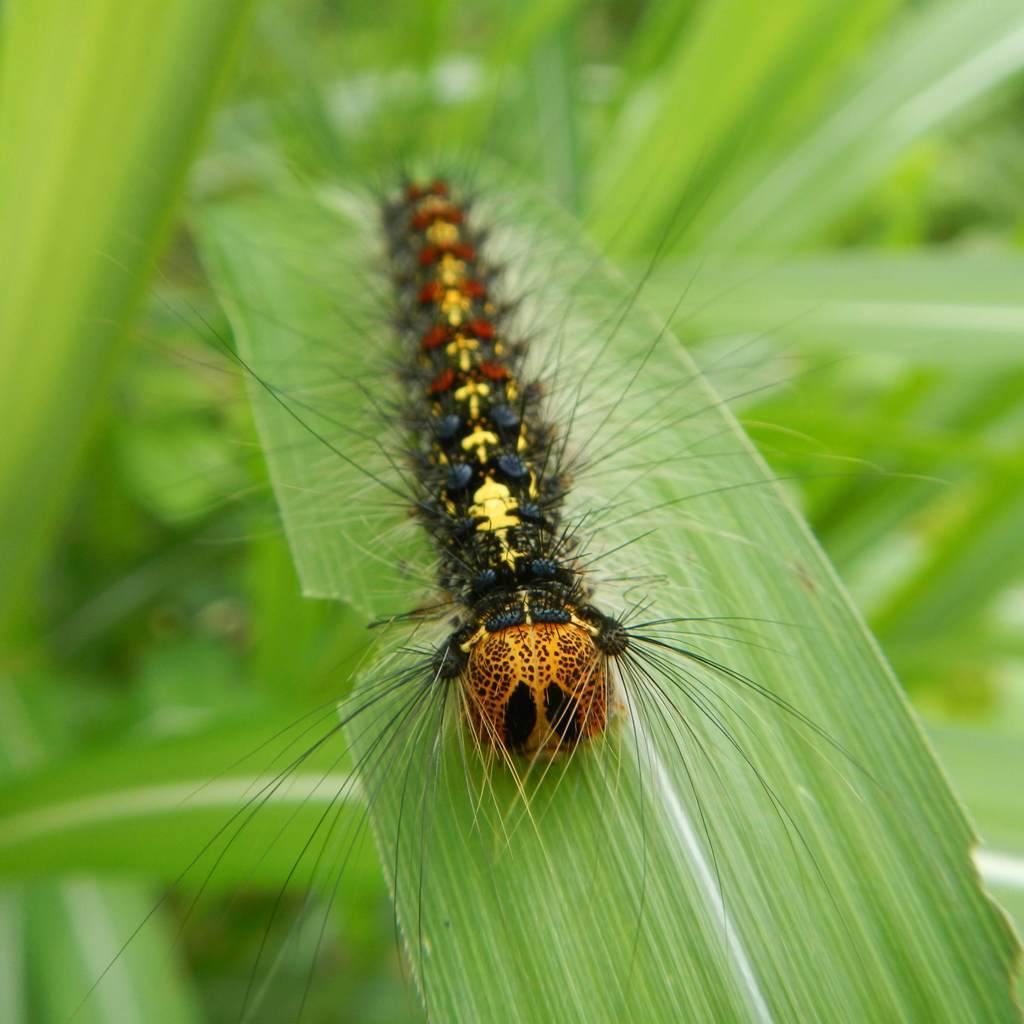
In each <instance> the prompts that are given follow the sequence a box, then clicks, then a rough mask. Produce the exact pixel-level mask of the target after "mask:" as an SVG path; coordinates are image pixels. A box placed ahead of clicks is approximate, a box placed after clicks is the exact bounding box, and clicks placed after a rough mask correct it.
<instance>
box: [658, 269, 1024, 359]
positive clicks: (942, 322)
mask: <svg viewBox="0 0 1024 1024" xmlns="http://www.w3.org/2000/svg"><path fill="white" fill-rule="evenodd" d="M1022 276H1024V259H1022V258H1021V257H1020V256H1019V255H1018V254H1016V253H1013V252H1004V253H962V252H949V251H943V250H941V249H934V250H927V249H923V250H920V251H918V252H915V253H913V254H912V255H902V254H894V253H873V252H864V251H856V252H849V251H847V252H843V253H821V254H815V255H813V256H786V255H781V254H780V255H779V256H777V257H775V258H770V257H765V258H762V259H750V258H747V259H740V260H732V261H722V260H715V259H713V258H712V259H708V260H706V261H702V262H694V261H686V262H681V263H672V264H667V265H665V266H662V267H659V268H657V270H655V272H654V273H653V274H652V275H651V276H650V278H649V280H648V281H647V282H646V283H645V284H644V290H643V297H644V298H645V299H646V300H647V301H648V302H649V303H650V304H651V305H652V306H654V308H655V309H656V310H657V311H658V312H659V313H662V314H663V315H664V316H672V317H673V321H672V322H673V325H674V326H675V328H676V330H678V331H679V332H681V333H682V334H683V335H684V336H686V337H706V336H708V335H730V334H737V335H741V334H757V335H759V336H764V337H768V338H772V337H774V338H776V339H778V340H779V341H780V342H782V343H784V344H786V345H796V346H799V347H800V348H801V349H807V350H811V351H815V350H818V349H821V350H824V351H839V352H852V353H855V354H879V353H884V354H887V355H889V356H892V357H894V358H896V359H900V360H904V361H906V362H907V363H908V364H909V363H914V364H917V365H929V364H932V365H936V366H951V367H955V368H957V369H958V370H970V371H972V372H973V373H974V374H980V373H981V372H982V371H983V370H985V369H989V368H998V367H1001V366H1007V365H1009V364H1013V365H1016V364H1018V363H1019V361H1020V339H1021V335H1022V333H1024V300H1022V298H1021V289H1020V281H1021V279H1022ZM680 296H682V300H681V301H680Z"/></svg>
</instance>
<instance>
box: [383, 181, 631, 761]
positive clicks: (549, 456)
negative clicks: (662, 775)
mask: <svg viewBox="0 0 1024 1024" xmlns="http://www.w3.org/2000/svg"><path fill="white" fill-rule="evenodd" d="M384 219H385V224H386V226H387V233H388V237H389V239H390V251H391V259H392V261H393V267H394V275H395V278H396V285H397V290H398V294H399V299H400V311H399V317H398V319H399V323H400V324H401V325H402V333H403V334H405V335H407V337H406V339H405V342H406V345H407V347H408V348H409V349H411V350H412V351H414V352H415V353H416V355H415V363H414V366H413V368H412V369H411V370H410V371H409V373H408V380H407V382H406V383H407V386H408V388H409V391H410V397H411V400H412V409H413V413H412V426H413V427H414V428H416V429H417V431H418V433H419V435H420V437H421V441H420V445H419V448H418V451H417V455H416V460H415V466H416V473H417V478H418V480H419V481H420V484H421V486H422V489H423V497H421V498H420V499H419V500H418V501H417V503H416V507H417V512H418V514H419V518H420V520H421V521H422V523H423V524H424V526H425V527H426V529H427V530H428V532H429V534H430V535H431V537H432V538H433V540H434V543H435V545H436V548H437V550H438V552H439V555H440V562H439V583H440V585H441V588H442V589H443V590H444V591H446V592H448V593H451V594H452V595H454V599H455V601H456V603H457V604H458V606H459V607H460V609H461V611H460V615H459V620H458V623H457V625H456V628H455V629H454V631H453V632H452V634H451V636H450V637H449V638H448V640H447V641H446V642H445V643H444V645H443V646H442V648H441V650H440V651H439V653H438V658H437V666H436V670H437V674H438V676H439V677H440V678H442V679H454V678H458V679H459V681H460V684H461V690H462V693H463V709H464V713H465V716H466V718H467V721H468V723H469V725H470V727H471V729H472V732H473V734H474V736H475V737H476V739H477V740H479V741H480V742H482V743H486V744H489V745H491V746H493V747H497V748H499V749H501V750H504V751H508V752H511V753H517V754H524V755H533V754H536V753H538V752H539V751H548V752H554V751H557V750H566V751H571V750H572V749H573V748H574V747H575V746H576V744H578V743H580V742H582V741H585V740H587V739H589V738H590V737H592V736H595V735H597V734H599V733H601V732H602V731H603V730H604V728H605V725H606V721H607V716H608V706H609V693H608V686H609V682H608V670H607V666H606V659H607V658H608V657H610V656H613V655H615V654H617V653H621V652H622V650H623V649H624V646H625V644H626V642H627V641H626V639H625V634H624V632H623V630H622V628H621V627H620V625H619V624H618V623H617V622H616V621H615V620H614V619H612V618H610V617H608V616H605V615H603V614H602V613H601V612H600V611H598V610H597V609H596V608H595V607H593V606H592V604H591V603H590V593H589V590H588V588H587V586H586V583H585V582H584V579H583V574H582V572H581V570H580V568H579V567H578V565H577V563H576V562H575V561H574V550H573V548H574V542H573V538H572V535H571V533H567V532H565V531H563V529H562V526H563V524H562V500H563V497H564V494H565V491H566V489H567V487H568V486H569V481H568V480H567V479H566V477H565V475H564V474H562V473H560V472H559V470H558V459H557V458H556V457H555V449H556V447H557V446H558V445H559V443H560V440H559V438H558V435H557V432H556V431H555V429H554V428H553V427H552V425H551V424H549V423H546V422H545V421H544V420H543V418H542V416H541V412H540V408H539V396H540V392H541V388H540V386H539V385H538V384H537V383H536V382H532V381H527V380H524V378H523V369H522V367H523V352H522V346H521V345H517V344H516V343H515V342H514V341H513V340H511V339H510V338H508V337H507V333H506V331H505V329H504V325H503V323H502V319H503V316H502V303H501V301H499V299H498V298H497V296H495V295H493V294H492V292H493V291H494V289H493V285H492V283H491V282H493V281H495V280H496V278H497V277H498V271H497V270H496V268H494V267H488V265H487V263H486V260H485V257H484V254H483V252H482V251H481V249H482V247H481V237H480V235H479V233H478V232H476V231H474V229H473V227H472V225H471V223H470V218H469V217H468V216H467V215H466V211H465V210H464V209H463V208H462V207H461V206H460V205H458V204H457V203H455V202H454V201H453V200H452V198H451V197H450V194H449V187H448V185H447V184H446V183H445V182H444V181H441V180H436V181H435V182H434V183H433V184H432V185H430V186H429V187H428V188H427V189H421V188H420V187H419V186H417V185H409V186H408V187H407V188H406V190H405V193H404V195H403V196H402V198H401V199H399V200H398V201H396V202H393V203H390V204H389V205H388V206H387V207H386V208H385V213H384Z"/></svg>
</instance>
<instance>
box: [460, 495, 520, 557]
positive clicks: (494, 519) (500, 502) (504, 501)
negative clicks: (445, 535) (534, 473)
mask: <svg viewBox="0 0 1024 1024" xmlns="http://www.w3.org/2000/svg"><path fill="white" fill-rule="evenodd" d="M517 508H519V502H518V501H516V499H515V498H514V497H513V496H512V492H511V491H510V490H509V489H508V488H507V487H506V486H505V485H504V484H499V483H498V481H497V480H491V479H489V478H488V479H487V480H485V481H484V482H483V483H482V484H481V485H480V486H479V487H478V488H477V489H476V491H475V492H474V494H473V504H472V505H470V507H469V514H470V515H472V516H476V517H479V518H481V519H483V520H484V521H483V522H482V523H478V524H477V527H476V528H477V530H479V531H481V532H485V533H493V534H495V535H496V536H497V538H498V541H499V542H500V543H501V558H502V561H503V562H506V563H507V564H508V565H509V566H510V567H511V568H515V564H516V558H517V556H519V555H522V552H521V551H516V550H514V549H513V547H512V545H511V544H509V542H508V530H509V528H510V527H512V526H518V525H519V517H518V516H514V515H512V514H511V513H512V512H514V511H515V510H516V509H517Z"/></svg>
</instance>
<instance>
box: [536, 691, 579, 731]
mask: <svg viewBox="0 0 1024 1024" xmlns="http://www.w3.org/2000/svg"><path fill="white" fill-rule="evenodd" d="M544 711H545V712H546V714H547V716H548V722H549V723H550V725H551V728H552V729H554V731H555V732H556V733H558V735H559V736H560V737H561V738H562V740H564V741H565V742H566V743H570V744H571V743H575V742H576V741H577V740H578V739H579V738H580V723H579V715H578V714H577V712H578V711H579V702H578V701H577V700H576V698H575V697H570V696H569V694H567V693H566V692H565V691H564V690H563V689H562V688H561V687H560V686H556V685H555V684H554V683H551V685H550V686H548V687H547V689H546V690H545V691H544Z"/></svg>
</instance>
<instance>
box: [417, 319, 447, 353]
mask: <svg viewBox="0 0 1024 1024" xmlns="http://www.w3.org/2000/svg"><path fill="white" fill-rule="evenodd" d="M447 340H448V328H447V327H444V326H443V325H442V324H435V325H434V326H433V327H431V328H430V330H429V331H427V333H426V334H424V335H423V337H422V338H421V339H420V347H421V348H422V349H423V350H424V351H425V352H429V351H430V350H431V349H435V348H440V347H441V346H442V345H443V344H444V343H445V342H446V341H447Z"/></svg>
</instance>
